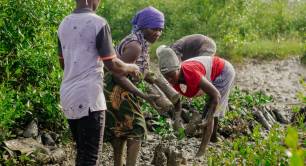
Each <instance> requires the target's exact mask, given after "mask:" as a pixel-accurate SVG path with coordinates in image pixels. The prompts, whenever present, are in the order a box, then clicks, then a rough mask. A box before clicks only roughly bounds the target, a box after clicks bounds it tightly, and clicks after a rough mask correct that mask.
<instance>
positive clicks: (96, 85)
mask: <svg viewBox="0 0 306 166" xmlns="http://www.w3.org/2000/svg"><path fill="white" fill-rule="evenodd" d="M99 2H100V0H76V3H77V7H76V9H75V10H74V11H73V13H71V14H70V15H68V16H66V17H65V18H64V19H63V21H62V22H61V24H60V26H59V29H58V44H59V47H58V48H59V60H60V64H61V67H62V68H63V69H64V78H63V81H62V84H61V88H60V102H61V106H62V109H63V112H64V114H65V116H66V117H67V119H68V123H69V127H70V129H71V131H72V135H73V138H74V140H75V141H76V146H77V147H76V148H77V157H76V165H80V166H91V165H98V159H99V158H98V157H99V151H101V150H102V146H101V145H102V142H103V132H104V122H105V110H106V109H107V108H106V102H105V97H104V94H103V75H104V73H103V67H104V64H105V66H106V67H107V68H108V69H109V70H110V71H112V72H114V73H115V74H119V75H127V74H131V75H137V74H138V73H139V68H138V67H137V66H136V65H134V64H125V63H123V62H122V61H121V60H119V59H117V56H116V54H115V51H114V49H113V46H112V37H111V33H110V28H109V25H108V23H107V21H106V20H105V19H104V18H102V17H100V16H98V15H96V14H95V10H96V9H97V7H98V5H99Z"/></svg>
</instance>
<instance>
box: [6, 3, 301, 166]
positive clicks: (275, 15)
mask: <svg viewBox="0 0 306 166" xmlns="http://www.w3.org/2000/svg"><path fill="white" fill-rule="evenodd" d="M149 5H152V6H154V7H156V8H158V9H160V10H161V11H163V12H164V13H165V16H166V28H165V30H164V34H163V36H162V38H161V40H160V41H159V42H158V43H156V44H154V45H153V46H152V49H151V51H152V55H154V52H155V48H156V47H157V46H158V45H159V44H169V43H171V42H173V41H175V40H177V39H179V38H180V37H182V36H184V35H189V34H193V33H201V34H205V35H208V36H210V37H212V38H213V39H215V41H216V43H217V45H218V54H220V55H221V56H223V57H226V58H230V59H232V60H241V59H242V57H252V58H258V57H259V58H268V59H272V58H280V57H286V56H291V55H303V58H302V59H304V60H305V59H306V58H305V56H306V47H305V46H306V45H305V34H306V29H305V27H306V19H305V15H306V2H305V1H290V2H289V0H271V1H262V0H189V1H178V0H138V1H135V0H117V1H111V0H103V1H102V5H101V7H100V8H99V10H98V14H100V15H102V16H104V17H105V18H106V19H107V20H108V21H109V23H110V25H111V29H112V35H113V38H114V41H115V43H116V42H118V41H119V40H121V39H122V38H123V37H124V36H125V35H127V34H128V33H129V32H130V30H131V25H130V20H131V19H132V17H133V15H134V14H135V12H136V11H137V10H139V9H141V8H143V7H146V6H149ZM73 8H74V0H71V1H58V0H40V1H33V0H1V2H0V133H1V134H0V144H1V142H2V141H3V140H5V139H10V138H14V137H15V136H16V130H17V129H18V128H22V127H23V126H24V125H25V124H27V123H28V122H29V121H31V120H32V119H33V118H37V119H38V123H39V127H40V128H43V129H46V130H53V131H55V132H57V133H59V134H62V133H65V132H66V131H67V123H66V121H65V118H64V116H63V114H62V113H61V111H60V107H59V86H60V81H61V78H62V70H61V69H60V68H59V64H58V62H57V35H56V31H57V27H58V25H59V23H60V21H61V20H62V19H63V17H64V16H65V15H67V14H69V13H70V12H71V11H72V10H73ZM247 93H248V92H241V91H235V92H234V93H233V95H234V96H235V95H236V98H237V99H235V100H234V101H233V100H231V102H237V103H235V104H234V105H235V108H233V109H235V110H237V111H238V112H239V113H243V112H244V111H245V109H249V108H251V107H253V106H256V105H261V104H264V103H266V102H267V101H269V100H270V98H269V97H265V96H263V95H261V94H258V96H256V94H255V95H254V94H247ZM248 95H250V96H251V97H247V96H248ZM241 96H243V97H241ZM240 97H241V98H240ZM231 98H233V97H231ZM202 102H204V101H199V103H194V105H196V106H198V107H200V106H201V105H202ZM241 110H243V111H241ZM233 112H235V111H233ZM240 115H241V114H234V113H233V114H232V115H231V114H229V116H228V117H229V118H235V117H239V116H240ZM229 120H230V119H229ZM159 122H160V126H161V127H160V128H159V129H157V132H158V133H160V134H167V133H168V131H169V130H170V127H169V126H168V125H167V124H166V122H165V119H163V117H159ZM225 122H226V121H225ZM225 122H224V123H225ZM302 124H303V123H301V124H300V125H302ZM255 129H256V128H255ZM278 129H279V128H276V129H273V130H272V131H271V133H270V134H269V137H268V138H266V139H262V137H258V139H260V141H262V142H258V144H256V143H255V144H253V145H252V146H253V147H254V148H255V149H256V146H257V145H260V144H263V145H266V146H263V147H266V149H267V150H266V152H267V153H270V152H271V154H275V155H276V154H281V155H279V156H277V157H281V156H282V155H284V153H283V152H284V151H283V150H281V151H275V152H274V151H273V150H275V149H278V147H276V146H277V145H275V144H274V143H272V145H271V147H270V143H271V141H272V142H273V141H275V142H276V143H279V142H280V141H281V142H282V141H283V140H282V139H279V138H278V137H282V136H284V135H282V132H281V133H280V135H278V134H277V133H276V131H278ZM290 132H291V133H292V131H291V130H290ZM255 133H256V132H255ZM289 135H292V134H289ZM179 137H184V135H183V134H182V133H180V134H179ZM276 137H277V138H276ZM251 138H252V137H251ZM251 138H248V139H251ZM282 138H283V137H282ZM288 140H292V139H291V138H288ZM295 140H296V139H295V137H294V139H293V141H295ZM235 142H236V143H234V144H232V145H230V146H229V147H231V152H228V151H227V152H224V153H222V154H220V156H222V155H223V157H228V155H229V156H231V155H233V154H234V153H235V155H234V157H233V156H231V157H232V158H235V159H237V160H238V159H241V160H243V158H244V157H250V159H252V160H253V161H255V162H254V163H258V164H259V163H261V164H263V163H271V165H273V163H274V162H277V161H279V162H283V160H278V158H277V159H276V158H270V160H271V161H268V158H264V160H265V161H264V162H261V161H257V159H258V156H261V155H262V154H258V155H257V154H256V153H254V154H256V156H254V157H253V158H252V156H248V155H250V154H248V153H249V152H241V153H240V152H239V153H238V152H237V151H238V150H240V149H237V146H238V145H239V146H246V145H247V140H246V138H238V139H237V140H236V141H235ZM289 142H290V141H289ZM288 147H290V148H291V152H292V158H293V159H292V160H290V162H292V163H295V162H299V161H300V160H298V159H300V158H299V157H300V155H301V152H300V149H299V146H291V145H289V144H288ZM2 151H3V149H1V148H0V156H1V157H2ZM258 152H261V151H260V149H258ZM272 152H273V153H272ZM215 156H216V158H213V159H212V160H213V161H215V160H217V159H218V158H219V157H220V156H218V155H215ZM296 156H298V157H297V158H298V159H297V160H295V159H294V158H296ZM1 157H0V163H1V162H2V161H3V160H2V159H1ZM246 159H249V158H245V159H244V160H246ZM266 159H267V161H266ZM274 159H275V160H274ZM19 160H20V162H21V163H27V161H30V159H28V158H27V157H23V156H21V158H20V159H19ZM218 161H220V162H221V160H218ZM8 162H9V161H8ZM31 162H33V161H31ZM287 162H288V160H284V163H287ZM29 163H30V162H29ZM8 164H9V163H8Z"/></svg>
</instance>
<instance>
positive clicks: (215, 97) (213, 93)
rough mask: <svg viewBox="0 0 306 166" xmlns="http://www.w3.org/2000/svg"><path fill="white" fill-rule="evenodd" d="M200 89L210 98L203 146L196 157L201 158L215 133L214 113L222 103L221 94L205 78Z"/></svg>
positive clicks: (204, 127)
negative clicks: (220, 102)
mask: <svg viewBox="0 0 306 166" xmlns="http://www.w3.org/2000/svg"><path fill="white" fill-rule="evenodd" d="M200 88H201V89H202V90H203V91H204V92H205V93H206V94H208V96H209V101H208V103H207V105H208V111H207V114H206V117H205V119H206V121H207V122H206V123H207V124H206V125H204V126H203V135H202V141H201V145H200V147H199V150H198V152H197V154H196V156H198V157H200V156H202V155H203V154H204V153H205V149H206V147H207V144H208V143H209V141H210V137H211V135H212V132H213V126H214V113H215V112H216V109H217V106H218V104H219V101H220V93H219V91H218V90H217V89H216V87H215V86H214V85H213V84H212V83H210V82H209V81H208V80H207V79H206V78H205V77H202V79H201V82H200Z"/></svg>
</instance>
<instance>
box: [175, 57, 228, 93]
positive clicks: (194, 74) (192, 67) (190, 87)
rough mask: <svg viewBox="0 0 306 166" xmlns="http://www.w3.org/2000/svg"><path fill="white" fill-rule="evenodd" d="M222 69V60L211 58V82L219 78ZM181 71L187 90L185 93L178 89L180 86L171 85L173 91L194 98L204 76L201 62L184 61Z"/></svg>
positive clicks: (204, 71)
mask: <svg viewBox="0 0 306 166" xmlns="http://www.w3.org/2000/svg"><path fill="white" fill-rule="evenodd" d="M223 67H224V60H223V59H222V58H219V57H217V56H213V64H212V69H211V70H212V71H211V80H212V81H214V80H215V79H216V77H217V76H219V75H220V74H221V72H222V70H223ZM181 71H182V73H183V75H184V80H185V85H186V86H187V89H186V91H185V92H183V91H182V89H181V88H180V84H175V85H173V87H174V89H175V90H176V91H178V92H179V93H181V94H182V95H184V96H186V97H190V98H191V97H194V96H195V95H196V94H197V93H198V92H199V90H200V82H201V79H202V77H204V76H205V74H206V70H205V67H204V66H203V64H202V63H201V62H199V61H198V60H192V61H185V62H183V63H182V64H181Z"/></svg>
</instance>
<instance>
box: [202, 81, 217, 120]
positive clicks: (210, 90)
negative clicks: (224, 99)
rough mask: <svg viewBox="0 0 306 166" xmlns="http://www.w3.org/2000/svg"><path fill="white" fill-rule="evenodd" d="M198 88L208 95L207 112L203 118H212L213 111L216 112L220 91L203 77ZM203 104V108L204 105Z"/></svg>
mask: <svg viewBox="0 0 306 166" xmlns="http://www.w3.org/2000/svg"><path fill="white" fill-rule="evenodd" d="M200 88H201V89H202V90H203V92H205V93H206V94H207V95H208V97H209V100H208V103H207V105H206V106H207V114H206V117H205V119H206V120H211V119H213V116H214V113H215V112H216V109H217V106H218V104H219V102H220V98H221V96H220V93H219V91H218V90H217V88H216V87H215V86H214V85H213V84H212V83H210V82H209V81H208V80H207V79H206V78H205V77H202V79H201V82H200ZM206 106H204V109H205V107H206Z"/></svg>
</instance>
